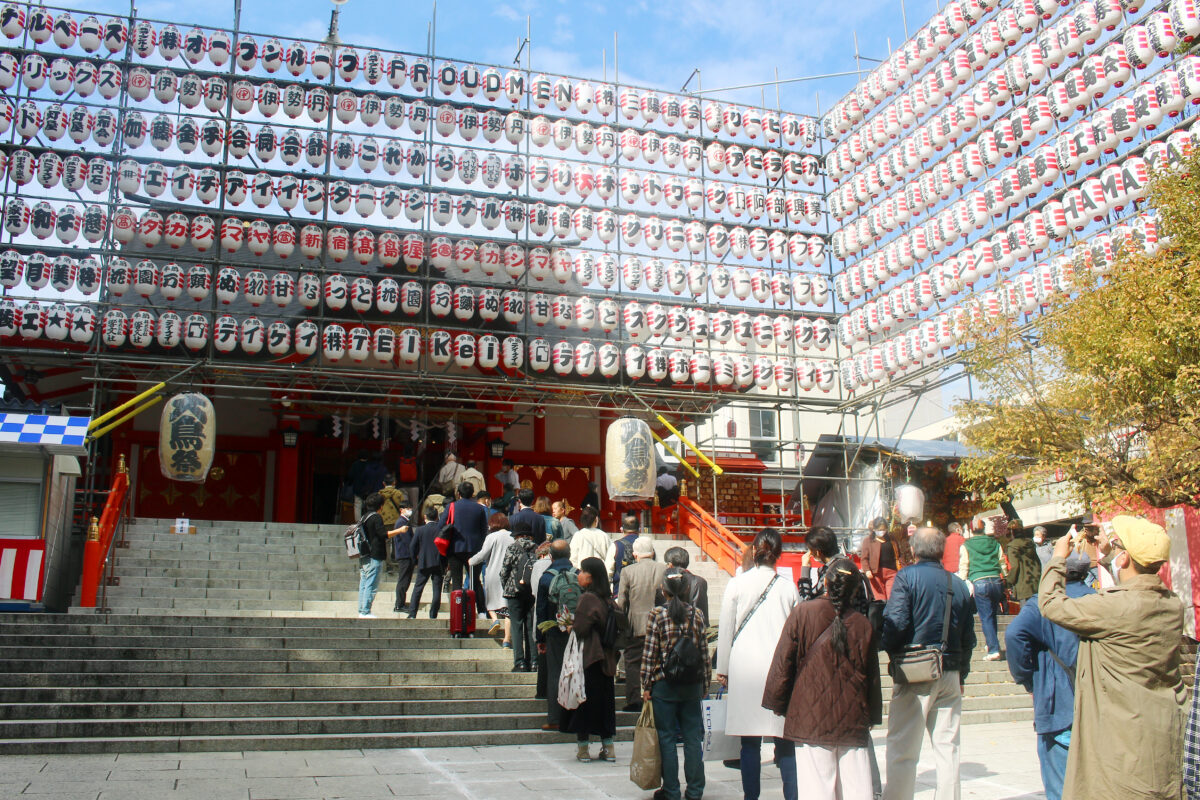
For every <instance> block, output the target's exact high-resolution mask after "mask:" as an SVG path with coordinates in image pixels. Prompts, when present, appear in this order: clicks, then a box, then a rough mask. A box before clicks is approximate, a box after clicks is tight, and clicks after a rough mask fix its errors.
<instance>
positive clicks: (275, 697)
mask: <svg viewBox="0 0 1200 800" xmlns="http://www.w3.org/2000/svg"><path fill="white" fill-rule="evenodd" d="M363 697H370V698H371V700H370V701H369V702H372V703H373V702H376V701H379V702H415V701H424V700H439V701H445V700H464V701H471V702H475V703H478V702H480V701H485V700H486V701H493V700H523V701H525V700H529V699H530V698H531V697H532V694H531V693H530V691H529V687H528V685H527V684H513V685H509V686H498V685H494V686H464V685H451V684H445V685H438V686H380V685H378V684H376V683H368V682H367V681H362V682H360V683H359V684H357V685H351V686H332V687H325V686H291V685H289V686H256V687H240V686H212V687H203V686H117V685H113V686H92V687H84V686H62V687H54V686H43V687H0V704H11V705H14V706H19V705H21V704H38V703H41V704H81V705H97V706H100V707H103V706H104V705H105V704H116V705H119V704H141V703H147V704H156V703H164V704H175V705H197V704H205V703H224V704H231V703H239V704H250V703H329V702H337V703H354V702H360V701H361V700H362V698H363ZM537 702H539V703H541V702H544V701H541V700H538V701H537Z"/></svg>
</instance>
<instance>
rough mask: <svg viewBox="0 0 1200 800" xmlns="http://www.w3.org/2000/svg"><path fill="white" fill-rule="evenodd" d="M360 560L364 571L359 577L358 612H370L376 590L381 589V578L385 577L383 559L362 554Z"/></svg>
mask: <svg viewBox="0 0 1200 800" xmlns="http://www.w3.org/2000/svg"><path fill="white" fill-rule="evenodd" d="M359 560H360V562H361V563H362V571H361V572H360V573H359V578H358V613H360V614H370V613H371V604H372V603H374V602H375V592H376V590H378V589H379V579H380V578H382V577H383V560H382V559H374V558H371V557H370V556H362V557H361V558H360V559H359Z"/></svg>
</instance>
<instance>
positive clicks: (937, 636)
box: [883, 561, 975, 680]
mask: <svg viewBox="0 0 1200 800" xmlns="http://www.w3.org/2000/svg"><path fill="white" fill-rule="evenodd" d="M947 575H949V576H950V587H951V591H952V592H953V595H952V598H953V599H952V601H951V602H952V605H951V606H950V632H949V634H948V635H947V637H946V656H945V659H944V661H943V665H944V668H945V669H946V670H958V672H959V676H958V677H959V680H965V679H966V677H967V673H968V672H970V670H971V651H972V650H974V649H975V598H973V597H971V590H970V589H968V588H967V584H966V583H965V582H964V581H963V580H962V579H961V578H959V577H958V576H957V575H954V574H952V573H949V572H947V571H946V570H945V569H944V568H943V567H942V564H941V562H940V561H918V562H917V563H916V564H911V565H909V566H907V567H905V568H904V569H902V570H900V571H899V572H898V573H896V582H895V583H893V584H892V596H891V597H890V598H888V601H887V605H886V606H884V609H883V649H884V650H887V651H888V652H889V653H893V654H894V653H898V652H902V651H903V650H904V648H906V647H908V646H909V645H936V644H938V643H940V642H941V640H942V622H943V618H944V615H945V612H946V576H947Z"/></svg>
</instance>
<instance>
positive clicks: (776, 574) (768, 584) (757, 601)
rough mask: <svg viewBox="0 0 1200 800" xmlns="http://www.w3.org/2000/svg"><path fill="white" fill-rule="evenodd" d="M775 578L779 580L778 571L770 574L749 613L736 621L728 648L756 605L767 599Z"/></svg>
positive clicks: (731, 645) (752, 613) (751, 615)
mask: <svg viewBox="0 0 1200 800" xmlns="http://www.w3.org/2000/svg"><path fill="white" fill-rule="evenodd" d="M777 580H779V573H775V574H774V575H773V576H771V580H770V582H768V583H767V588H765V589H763V591H762V594H760V595H759V596H758V600H756V601H755V602H754V607H753V608H751V609H750V613H749V614H747V615H746V616H744V617H742V621H741V622H739V623H738V626H737V630H735V631H734V632H733V638H732V639H730V640H729V649H730V650H732V649H733V643H734V642H736V641H737V637H738V634H740V633H741V632H742V629H743V628H745V627H746V623H747V622H749V621H750V618H751V617H753V616H754V612H755V611H758V607H759V606H761V605H762V604H763V601H764V600H766V599H767V595H769V594H770V593H771V587H772V586H774V585H775V581H777Z"/></svg>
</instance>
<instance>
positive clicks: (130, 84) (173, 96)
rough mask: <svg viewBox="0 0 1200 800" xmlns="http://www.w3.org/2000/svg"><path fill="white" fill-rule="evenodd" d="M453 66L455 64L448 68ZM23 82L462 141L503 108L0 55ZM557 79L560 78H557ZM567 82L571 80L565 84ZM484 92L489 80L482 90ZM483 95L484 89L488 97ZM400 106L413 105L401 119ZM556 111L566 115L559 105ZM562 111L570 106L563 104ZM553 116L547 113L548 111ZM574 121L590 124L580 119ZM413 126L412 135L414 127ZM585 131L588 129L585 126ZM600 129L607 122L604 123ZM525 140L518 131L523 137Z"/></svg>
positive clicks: (657, 103) (651, 95)
mask: <svg viewBox="0 0 1200 800" xmlns="http://www.w3.org/2000/svg"><path fill="white" fill-rule="evenodd" d="M446 66H447V67H452V66H453V65H446ZM18 80H20V81H21V83H22V85H23V86H25V88H27V89H29V90H30V91H40V90H41V89H42V88H43V87H48V88H49V89H50V91H51V92H53V93H54V94H56V95H59V96H64V95H67V94H72V93H73V94H75V95H78V96H80V97H89V96H91V95H92V93H94V92H96V93H99V94H100V96H101V97H103V98H104V99H107V100H112V99H114V98H116V97H117V96H118V95H119V94H120V92H121V91H122V89H124V90H125V91H126V92H127V94H128V96H129V97H130V98H131V99H132V100H133V101H135V102H144V101H146V100H148V99H149V98H150V97H154V99H155V100H157V101H158V102H159V103H162V104H164V105H169V104H173V103H175V102H176V101H178V102H179V103H180V104H181V105H183V106H184V107H185V108H197V107H199V106H200V105H201V104H203V105H204V107H205V108H207V109H208V110H209V111H212V112H214V113H216V112H221V111H224V110H225V108H226V106H227V104H231V105H232V108H233V110H234V111H236V112H237V113H239V114H246V113H249V112H250V111H252V110H255V109H256V108H257V111H258V112H259V113H261V114H263V115H265V116H268V117H270V116H273V115H274V114H275V113H276V112H277V111H279V110H281V109H282V110H283V112H284V114H286V115H287V116H289V117H291V118H293V119H296V118H298V117H299V116H301V114H303V113H307V114H308V117H309V118H310V119H311V120H312V121H313V122H316V123H321V122H324V121H325V119H326V118H327V116H328V115H329V114H330V113H331V112H332V113H334V114H335V115H336V116H337V118H338V119H339V120H340V121H341V122H343V123H346V124H349V123H351V122H353V121H354V120H355V119H359V120H361V121H362V122H363V123H364V124H366V125H368V126H370V125H374V124H376V123H377V122H379V121H380V119H382V120H383V121H384V122H385V123H386V124H388V126H389V127H392V128H398V127H399V126H400V125H401V124H402V123H403V122H404V120H405V119H406V118H407V119H408V121H409V124H410V126H411V127H412V128H413V129H414V132H417V133H424V130H425V126H427V125H428V124H429V122H430V121H433V122H434V123H435V126H436V128H437V130H438V131H439V133H441V134H442V135H444V136H449V135H450V134H451V133H453V132H454V130H455V128H456V127H457V128H461V130H462V133H463V135H464V136H466V137H468V138H473V137H474V136H475V135H477V134H479V133H480V132H484V133H486V132H487V131H489V130H491V131H497V130H499V129H500V128H499V126H497V124H496V123H495V121H494V119H492V118H491V117H492V115H496V114H500V115H501V116H503V114H502V112H501V111H499V110H498V109H488V108H486V107H480V106H459V105H458V104H456V103H437V104H435V106H434V108H435V110H434V111H432V112H431V111H430V107H429V105H428V104H427V103H425V102H424V101H422V100H418V99H413V98H412V97H411V96H410V97H401V96H399V95H394V94H390V93H387V92H383V93H382V94H381V93H377V92H374V91H367V92H362V93H359V92H358V91H357V90H352V89H343V90H341V91H339V92H337V93H336V95H331V94H330V92H329V91H328V90H326V89H324V88H322V87H320V86H317V87H307V86H304V85H303V84H299V83H287V82H285V83H283V84H282V85H280V84H277V83H275V82H274V81H269V80H268V81H265V82H261V83H260V82H258V81H250V80H244V79H243V80H233V81H230V80H228V79H226V78H224V77H222V76H221V75H209V76H207V77H205V76H202V75H199V74H197V73H195V72H180V71H176V70H174V69H172V68H170V67H165V68H162V69H158V70H155V71H154V72H151V71H150V70H149V69H147V68H145V67H133V68H131V69H130V70H129V71H128V72H126V71H124V70H122V69H121V67H120V66H119V65H117V64H116V63H114V62H112V61H101V62H93V61H90V60H88V59H73V58H71V59H69V58H62V57H60V58H54V59H52V60H51V61H47V60H46V58H45V57H43V56H42V55H40V54H39V53H36V52H33V53H28V54H25V55H24V56H23V57H18V56H17V55H16V54H14V53H12V52H9V51H0V88H3V89H9V88H11V87H12V86H14V85H15V84H16V82H17V81H18ZM525 80H526V78H525V76H524V75H523V74H522V73H518V72H512V73H510V75H509V77H508V78H507V80H506V85H507V86H508V87H511V88H512V89H513V90H514V92H520V91H522V90H523V86H524V83H525ZM548 80H549V79H547V78H546V77H545V76H544V75H538V76H535V77H534V78H532V80H531V85H532V87H533V89H532V91H531V92H530V94H531V96H533V97H535V98H537V97H540V96H541V94H542V90H543V88H544V87H545V86H546V85H547V84H546V81H548ZM559 81H567V79H565V78H562V79H559ZM568 82H569V81H568ZM488 85H489V87H490V86H492V85H493V84H492V83H489V84H488ZM576 88H582V92H581V93H580V94H579V95H578V97H579V99H580V100H583V99H584V98H585V97H590V98H592V100H591V101H590V102H588V103H587V105H588V110H589V111H590V109H591V106H592V103H593V102H594V103H595V104H596V106H597V107H598V108H599V107H604V108H607V109H609V111H608V113H605V114H602V116H605V117H607V116H610V115H611V113H612V110H613V109H614V108H615V109H616V110H618V111H620V112H621V115H622V116H624V118H625V119H626V120H627V121H628V122H630V123H634V124H635V125H639V126H640V125H651V124H653V123H655V122H657V121H658V120H662V121H663V122H664V123H665V124H666V125H667V127H668V128H674V127H675V125H676V124H677V123H679V122H680V121H682V122H683V126H682V127H683V129H685V130H687V131H697V132H698V133H700V134H707V135H710V136H719V137H726V138H727V139H732V138H734V137H737V136H739V135H744V136H746V137H747V138H749V139H750V140H757V139H758V137H759V135H760V134H761V135H762V137H763V140H764V141H765V142H766V143H767V144H777V143H780V142H782V143H783V144H786V145H787V146H788V147H796V146H800V147H803V148H806V149H808V148H812V147H813V145H814V144H815V140H816V135H817V123H816V121H815V120H813V119H811V118H808V117H799V116H797V115H794V114H786V115H783V116H782V117H781V116H780V115H779V114H777V113H776V112H773V111H768V110H765V109H761V108H755V107H745V108H743V107H740V106H734V105H728V106H726V105H722V104H721V103H717V102H713V101H709V102H706V103H703V105H702V104H701V102H700V101H699V100H696V99H695V98H691V97H684V98H677V97H675V96H673V95H667V96H666V97H660V96H659V95H658V94H657V93H655V92H653V91H649V90H646V91H642V90H638V89H634V88H632V87H622V88H620V89H619V90H618V89H614V88H613V87H612V86H610V85H608V84H602V85H601V86H598V87H596V88H595V90H594V91H591V93H590V94H589V89H590V84H587V83H586V82H584V83H583V84H582V87H576ZM555 94H556V96H557V97H562V96H563V94H562V86H561V84H560V85H559V86H558V87H556V88H555ZM485 96H486V97H487V99H494V98H493V97H490V92H489V93H487V94H486V95H485ZM406 101H407V102H409V103H410V104H411V105H410V107H409V109H408V111H407V113H406V110H405V105H406ZM534 105H535V106H537V107H538V108H546V107H547V105H548V104H547V103H537V102H535V103H534ZM556 105H559V106H560V108H559V110H560V111H565V110H566V109H564V108H561V104H556ZM568 107H569V106H568ZM551 116H552V117H553V116H554V115H553V113H552V114H551ZM506 119H507V120H510V121H511V120H514V119H519V120H525V121H526V122H528V123H529V124H530V125H531V126H532V127H539V126H538V124H537V123H538V121H539V120H540V121H541V122H542V123H544V125H545V127H547V128H548V127H549V125H550V122H549V120H548V119H547V117H546V116H544V115H540V114H539V115H537V116H536V117H535V119H534V120H533V121H532V122H530V121H529V120H528V119H527V118H526V117H525V116H524V115H523V114H521V113H520V112H514V113H512V114H508V115H507V117H506ZM566 121H567V120H566V119H564V118H556V123H557V122H566ZM580 124H581V125H588V123H586V122H582V123H580ZM418 127H419V130H418ZM589 127H590V125H589ZM603 127H607V126H603ZM523 138H524V136H523V135H522V139H523Z"/></svg>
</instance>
